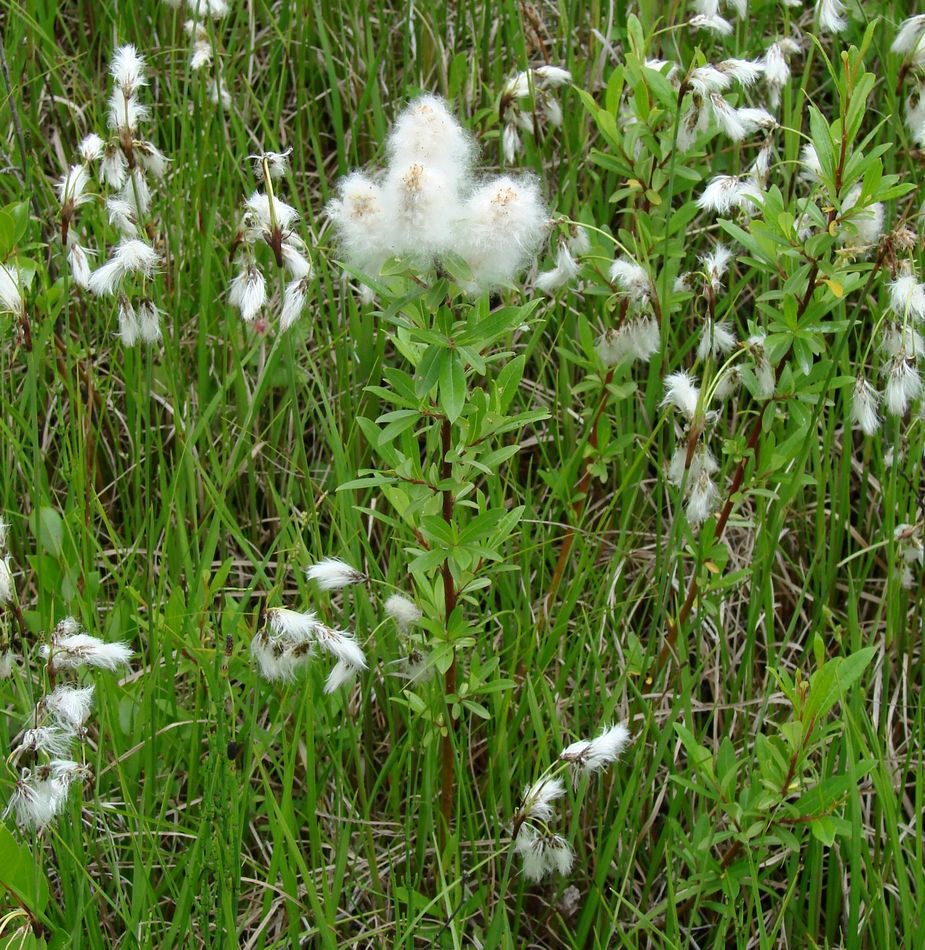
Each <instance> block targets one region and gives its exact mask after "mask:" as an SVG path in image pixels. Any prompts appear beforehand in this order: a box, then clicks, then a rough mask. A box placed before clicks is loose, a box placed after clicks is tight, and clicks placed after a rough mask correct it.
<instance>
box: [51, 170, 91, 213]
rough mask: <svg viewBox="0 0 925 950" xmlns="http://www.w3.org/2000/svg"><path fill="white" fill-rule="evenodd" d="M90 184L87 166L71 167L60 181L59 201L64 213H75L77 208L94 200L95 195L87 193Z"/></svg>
mask: <svg viewBox="0 0 925 950" xmlns="http://www.w3.org/2000/svg"><path fill="white" fill-rule="evenodd" d="M89 182H90V169H89V168H88V167H87V166H86V165H71V167H70V168H69V169H68V170H67V172H66V173H65V174H64V176H63V177H62V178H61V179H60V180H59V181H58V201H59V202H60V204H61V207H62V209H63V210H64V211H66V212H69V213H73V211H74V209H75V208H79V207H80V206H81V205H85V204H86V203H87V202H88V201H92V200H93V195H92V194H87V193H86V189H87V185H88V184H89Z"/></svg>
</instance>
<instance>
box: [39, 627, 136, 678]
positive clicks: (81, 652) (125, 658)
mask: <svg viewBox="0 0 925 950" xmlns="http://www.w3.org/2000/svg"><path fill="white" fill-rule="evenodd" d="M72 630H76V631H79V630H80V625H79V624H78V623H77V621H76V620H74V619H73V618H72V617H67V618H65V620H63V621H62V622H61V623H60V624H59V625H58V627H57V628H56V630H55V632H54V633H53V634H52V637H51V646H50V647H49V646H48V645H47V644H43V645H42V647H41V649H40V651H39V652H40V654H41V656H42V657H44V658H45V659H47V660H48V661H49V665H50V666H51V668H52V669H54V670H76V669H79V668H80V667H82V666H93V667H96V668H97V669H102V670H110V671H115V670H117V669H118V668H119V667H120V666H125V665H127V664H128V662H129V661H130V660H131V658H132V650H131V648H130V647H129V645H128V644H127V643H121V642H119V643H106V642H105V641H104V640H100V639H99V638H98V637H91V636H90V635H89V634H86V633H81V632H73V633H72V632H66V631H72Z"/></svg>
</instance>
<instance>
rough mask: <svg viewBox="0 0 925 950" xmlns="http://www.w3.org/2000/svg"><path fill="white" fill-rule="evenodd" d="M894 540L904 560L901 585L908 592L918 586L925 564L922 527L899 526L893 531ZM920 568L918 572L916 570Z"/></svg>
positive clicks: (917, 525) (915, 525)
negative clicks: (917, 582) (918, 579)
mask: <svg viewBox="0 0 925 950" xmlns="http://www.w3.org/2000/svg"><path fill="white" fill-rule="evenodd" d="M893 539H894V541H895V542H896V545H897V548H898V550H899V554H900V556H901V557H902V560H903V572H902V577H901V579H900V583H901V584H902V586H903V587H904V588H906V590H911V589H912V588H914V587H915V586H916V581H917V577H918V574H920V573H921V568H922V565H923V564H925V545H923V540H922V525H921V523H917V524H914V525H913V524H898V525H897V526H896V527H895V528H894V529H893ZM914 568H918V571H916V570H914Z"/></svg>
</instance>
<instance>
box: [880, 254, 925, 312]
mask: <svg viewBox="0 0 925 950" xmlns="http://www.w3.org/2000/svg"><path fill="white" fill-rule="evenodd" d="M889 291H890V307H891V308H892V310H893V312H894V313H895V314H896V315H897V316H898V317H901V318H902V319H904V320H905V319H907V318H912V319H913V320H916V321H918V322H922V321H925V285H922V284H920V283H919V282H918V281H917V280H916V279H915V277H914V275H913V274H912V273H911V270H910V269H909V267H908V265H906V267H905V268H903V270H902V271H901V272H900V274H899V276H897V277H896V279H895V280H893V281H891V282H890V284H889Z"/></svg>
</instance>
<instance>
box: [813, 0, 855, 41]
mask: <svg viewBox="0 0 925 950" xmlns="http://www.w3.org/2000/svg"><path fill="white" fill-rule="evenodd" d="M844 12H845V5H844V3H842V0H816V20H817V22H818V23H819V29H820V30H821V31H822V32H823V33H843V32H844V31H845V30H846V29H847V28H848V21H847V20H846V19H845V17H844V16H843V14H844Z"/></svg>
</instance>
